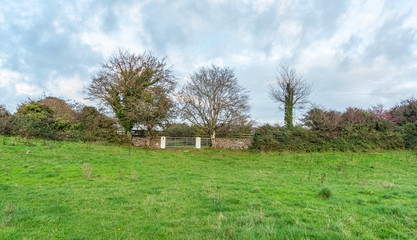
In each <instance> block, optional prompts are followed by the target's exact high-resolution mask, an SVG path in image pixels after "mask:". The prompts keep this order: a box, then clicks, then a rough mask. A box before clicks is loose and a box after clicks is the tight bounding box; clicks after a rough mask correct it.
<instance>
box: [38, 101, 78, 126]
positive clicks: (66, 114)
mask: <svg viewBox="0 0 417 240" xmlns="http://www.w3.org/2000/svg"><path fill="white" fill-rule="evenodd" d="M38 102H39V103H41V104H44V105H45V106H47V107H49V108H50V109H52V110H53V111H54V113H53V118H54V119H55V120H57V119H60V120H61V121H64V122H69V123H71V124H74V123H76V121H77V113H76V111H74V109H73V106H71V105H70V104H68V103H67V102H66V101H65V100H63V99H60V98H57V97H52V96H48V97H45V98H43V99H41V100H39V101H38Z"/></svg>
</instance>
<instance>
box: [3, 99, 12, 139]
mask: <svg viewBox="0 0 417 240" xmlns="http://www.w3.org/2000/svg"><path fill="white" fill-rule="evenodd" d="M10 121H11V114H10V113H9V111H7V109H6V108H5V107H4V106H2V105H0V135H9V134H10V127H11V126H10Z"/></svg>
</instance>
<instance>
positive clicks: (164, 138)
mask: <svg viewBox="0 0 417 240" xmlns="http://www.w3.org/2000/svg"><path fill="white" fill-rule="evenodd" d="M165 146H166V137H161V148H162V149H165Z"/></svg>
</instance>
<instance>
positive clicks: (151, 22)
mask: <svg viewBox="0 0 417 240" xmlns="http://www.w3.org/2000/svg"><path fill="white" fill-rule="evenodd" d="M0 6H1V7H0V104H1V105H4V106H6V108H7V109H9V110H10V111H12V112H13V111H15V109H16V107H17V106H18V104H19V103H21V102H22V101H24V100H26V99H28V98H34V99H36V98H39V97H41V96H42V94H47V95H52V96H57V97H61V98H64V99H73V100H75V101H79V102H83V103H86V104H93V103H92V102H90V101H88V100H86V99H85V97H86V95H85V94H84V93H83V89H84V87H85V86H87V85H88V84H89V83H90V81H91V76H92V75H93V74H95V73H97V71H99V69H100V65H101V64H102V63H103V62H104V61H105V60H106V59H108V58H109V57H110V56H111V55H112V54H114V53H116V52H117V51H118V49H119V48H125V49H128V50H130V51H132V52H134V53H137V54H141V53H143V52H144V51H146V50H149V51H152V52H153V54H154V55H155V56H157V57H158V58H163V57H167V58H166V61H167V63H168V65H170V66H172V69H173V71H174V74H175V76H176V78H177V80H178V82H179V84H180V85H181V84H184V83H186V82H187V80H188V79H189V75H190V74H192V73H193V72H194V71H196V70H197V69H198V68H200V67H203V66H210V65H211V64H215V65H218V66H222V67H226V66H227V67H231V68H233V69H234V70H235V73H236V76H237V78H238V80H239V83H240V85H242V86H243V87H245V88H246V89H247V90H249V91H250V93H249V95H250V103H251V117H252V118H253V119H255V120H257V121H258V122H261V123H262V122H270V123H273V122H280V123H282V121H283V112H282V111H280V110H279V105H278V104H276V103H274V102H273V100H272V99H271V98H270V97H269V95H268V85H269V84H271V83H273V82H274V81H275V77H276V75H277V69H278V68H279V66H281V65H287V66H290V67H293V68H295V69H296V71H297V72H298V73H300V74H302V75H303V76H304V77H305V79H306V80H307V81H308V82H309V83H310V84H311V85H312V86H313V92H312V94H311V96H310V100H311V102H312V103H314V104H315V105H320V106H323V107H325V108H327V109H333V110H338V111H343V110H344V109H346V108H347V107H349V106H352V107H359V108H364V109H368V108H369V107H371V106H373V105H377V104H383V105H384V106H385V107H387V108H388V107H392V106H394V105H395V104H397V103H398V102H400V101H401V100H403V99H406V98H410V97H412V96H414V97H417V1H414V0H386V1H383V0H353V1H351V0H276V1H274V0H253V1H250V0H240V1H238V0H235V1H227V0H199V1H195V0H177V1H174V0H143V1H133V0H131V1H130V0H125V1H115V0H114V1H113V0H101V1H99V0H72V1H56V0H50V1H49V0H38V1H36V0H31V1H29V0H19V1H12V0H0ZM302 115H303V111H298V112H297V114H296V118H301V117H302Z"/></svg>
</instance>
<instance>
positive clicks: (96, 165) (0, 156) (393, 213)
mask: <svg viewBox="0 0 417 240" xmlns="http://www.w3.org/2000/svg"><path fill="white" fill-rule="evenodd" d="M0 143H1V145H0V161H1V162H0V239H416V238H417V176H416V173H417V158H416V154H415V153H414V152H407V151H398V152H383V153H313V154H310V153H305V154H295V153H291V154H290V153H265V154H261V153H252V152H250V151H228V150H209V149H207V150H200V151H198V150H193V149H189V150H185V149H181V150H180V151H146V150H144V149H131V151H129V148H128V147H116V146H102V145H91V146H90V147H89V148H87V145H85V144H81V143H69V142H57V143H53V142H43V141H41V140H37V141H34V140H32V141H30V142H27V141H26V140H19V139H13V138H5V144H6V145H3V142H0ZM28 150H30V153H27V151H28ZM84 162H86V163H89V164H90V165H91V166H92V167H93V171H92V173H91V176H90V178H85V177H84V174H83V170H82V166H83V163H84ZM322 181H323V184H322ZM323 189H325V190H323ZM330 194H331V196H330V197H328V196H329V195H330ZM327 197H328V198H327Z"/></svg>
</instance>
